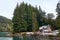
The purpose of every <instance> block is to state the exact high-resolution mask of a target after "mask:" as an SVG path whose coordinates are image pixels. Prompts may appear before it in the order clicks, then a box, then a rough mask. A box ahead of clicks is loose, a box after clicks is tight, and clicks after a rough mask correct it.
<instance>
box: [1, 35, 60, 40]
mask: <svg viewBox="0 0 60 40" xmlns="http://www.w3.org/2000/svg"><path fill="white" fill-rule="evenodd" d="M0 40H60V37H48V36H47V37H46V36H37V37H34V36H28V37H27V36H25V37H18V36H15V37H0Z"/></svg>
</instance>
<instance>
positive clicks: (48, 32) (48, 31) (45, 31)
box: [39, 25, 52, 35]
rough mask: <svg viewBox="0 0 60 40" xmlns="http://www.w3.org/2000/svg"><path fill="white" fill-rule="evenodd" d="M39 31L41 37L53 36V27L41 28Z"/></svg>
mask: <svg viewBox="0 0 60 40" xmlns="http://www.w3.org/2000/svg"><path fill="white" fill-rule="evenodd" d="M39 31H40V33H41V35H52V29H51V25H45V26H41V27H39Z"/></svg>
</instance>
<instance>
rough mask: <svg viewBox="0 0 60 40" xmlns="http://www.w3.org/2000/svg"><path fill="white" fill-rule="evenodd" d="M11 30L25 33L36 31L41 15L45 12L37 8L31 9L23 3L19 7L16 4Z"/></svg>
mask: <svg viewBox="0 0 60 40" xmlns="http://www.w3.org/2000/svg"><path fill="white" fill-rule="evenodd" d="M13 15H14V16H13V19H12V22H13V29H14V32H21V31H22V32H23V31H24V32H26V31H37V30H38V27H39V26H41V24H40V23H39V22H41V23H42V18H44V17H43V15H44V16H45V12H43V11H42V10H41V8H40V7H39V10H38V8H37V7H33V6H31V5H30V4H29V5H27V4H25V3H24V2H23V3H21V4H20V5H18V4H17V6H16V8H15V10H14V14H13Z"/></svg>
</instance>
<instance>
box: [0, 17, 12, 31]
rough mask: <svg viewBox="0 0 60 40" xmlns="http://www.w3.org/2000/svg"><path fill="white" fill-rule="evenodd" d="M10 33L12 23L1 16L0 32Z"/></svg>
mask: <svg viewBox="0 0 60 40" xmlns="http://www.w3.org/2000/svg"><path fill="white" fill-rule="evenodd" d="M2 31H3V32H4V31H12V21H11V20H10V19H7V18H5V17H3V16H0V32H2Z"/></svg>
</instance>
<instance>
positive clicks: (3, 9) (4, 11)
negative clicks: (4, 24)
mask: <svg viewBox="0 0 60 40" xmlns="http://www.w3.org/2000/svg"><path fill="white" fill-rule="evenodd" d="M23 1H24V2H25V3H28V4H31V5H32V6H34V7H35V6H37V7H38V6H40V7H41V9H42V10H43V11H45V12H46V13H53V14H54V15H55V14H56V10H55V9H56V5H57V3H58V1H59V0H0V16H4V17H7V18H9V19H12V17H13V12H14V9H15V7H16V4H17V2H18V3H19V4H20V3H22V2H23Z"/></svg>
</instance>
